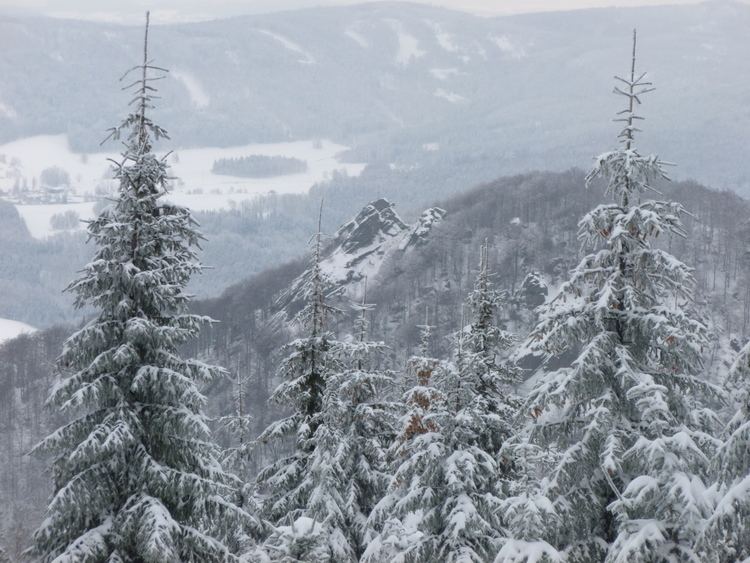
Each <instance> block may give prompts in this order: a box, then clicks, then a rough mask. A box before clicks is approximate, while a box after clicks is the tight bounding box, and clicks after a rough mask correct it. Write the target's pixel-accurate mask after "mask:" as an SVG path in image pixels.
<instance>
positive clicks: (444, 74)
mask: <svg viewBox="0 0 750 563" xmlns="http://www.w3.org/2000/svg"><path fill="white" fill-rule="evenodd" d="M430 74H431V75H432V76H434V77H435V78H437V79H438V80H448V78H450V77H451V76H456V75H457V74H458V69H457V68H455V67H451V68H431V69H430Z"/></svg>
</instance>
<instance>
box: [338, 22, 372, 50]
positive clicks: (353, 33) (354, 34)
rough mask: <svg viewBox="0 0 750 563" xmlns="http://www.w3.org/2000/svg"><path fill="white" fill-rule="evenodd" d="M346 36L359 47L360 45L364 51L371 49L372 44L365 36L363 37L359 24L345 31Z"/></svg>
mask: <svg viewBox="0 0 750 563" xmlns="http://www.w3.org/2000/svg"><path fill="white" fill-rule="evenodd" d="M344 35H346V36H347V37H348V38H349V39H351V40H352V41H354V42H355V43H356V44H357V45H359V46H360V47H362V48H363V49H367V48H369V47H370V42H369V41H368V40H367V38H366V37H365V36H364V35H362V34H361V33H360V32H359V30H358V25H357V24H355V25H352V26H349V27H348V28H346V30H344Z"/></svg>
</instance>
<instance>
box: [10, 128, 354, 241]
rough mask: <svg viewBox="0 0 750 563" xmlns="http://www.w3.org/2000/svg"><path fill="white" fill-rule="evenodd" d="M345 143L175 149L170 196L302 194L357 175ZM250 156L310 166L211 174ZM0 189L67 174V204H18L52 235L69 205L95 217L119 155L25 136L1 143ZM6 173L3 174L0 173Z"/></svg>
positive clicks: (223, 204)
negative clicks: (56, 170)
mask: <svg viewBox="0 0 750 563" xmlns="http://www.w3.org/2000/svg"><path fill="white" fill-rule="evenodd" d="M346 148H347V147H345V146H342V145H338V144H336V143H333V142H330V141H325V140H323V141H319V142H315V141H312V140H307V141H290V142H283V143H256V144H248V145H242V146H234V147H204V148H195V149H178V150H175V151H174V153H172V155H170V156H169V160H168V162H169V164H170V166H171V170H170V174H171V175H172V176H174V177H176V180H175V181H174V182H173V185H172V188H171V193H170V195H169V196H168V199H169V200H170V201H172V202H174V203H177V204H179V205H185V206H188V207H190V208H191V209H193V210H195V211H208V210H220V209H230V208H232V207H233V206H236V205H237V204H239V203H241V202H242V201H248V200H251V199H253V198H255V197H257V196H259V195H263V194H268V193H271V192H275V193H304V192H306V191H308V190H309V189H310V188H311V187H312V186H313V185H314V184H316V183H318V182H322V181H325V180H326V179H328V178H330V177H331V175H332V174H333V172H335V171H340V172H344V173H346V174H348V175H350V176H357V175H359V174H360V173H361V172H362V170H363V169H364V167H365V165H364V164H359V163H354V164H353V163H342V162H340V161H339V159H338V157H337V155H338V154H339V153H341V152H342V151H343V150H345V149H346ZM249 155H266V156H287V157H294V158H299V159H301V160H304V161H306V162H307V165H308V169H307V170H306V171H305V172H301V173H297V174H287V175H284V176H275V177H271V178H240V177H234V176H224V175H219V174H213V173H212V172H211V167H212V166H213V163H214V161H215V160H217V159H219V158H233V157H242V156H249ZM0 156H4V157H5V164H3V163H2V161H1V159H0V190H7V191H9V192H10V190H11V189H12V187H13V185H14V183H15V182H16V179H17V178H20V179H24V180H25V181H26V183H27V185H29V186H31V185H32V184H37V185H38V184H39V183H40V180H39V178H40V176H41V173H42V171H43V170H44V169H45V168H48V167H51V166H59V167H60V168H63V169H64V170H66V171H67V172H68V174H69V175H70V178H71V184H72V185H71V190H72V191H71V194H70V195H69V197H68V202H70V203H49V204H42V205H36V204H28V205H21V204H20V203H19V202H15V203H18V204H17V205H16V208H17V209H18V211H19V212H20V214H21V216H22V217H23V219H24V221H25V222H26V225H27V227H28V229H29V231H30V232H31V234H32V235H33V236H35V237H39V238H41V237H45V236H49V235H51V234H54V231H53V230H52V228H51V225H50V224H49V219H50V218H51V217H52V215H54V214H56V213H62V212H64V211H67V210H73V211H75V212H76V213H78V215H79V217H80V218H81V219H90V218H91V217H92V216H93V205H94V203H93V199H94V197H95V193H96V189H97V187H99V188H100V189H101V187H102V186H109V188H110V189H111V188H112V180H111V179H107V178H108V177H109V176H111V172H110V170H111V163H110V162H109V161H108V160H107V159H108V158H111V159H113V160H115V161H119V160H121V157H120V155H119V154H116V153H113V152H107V153H91V154H79V153H75V152H73V151H72V149H71V148H70V145H69V143H68V139H67V137H66V136H65V135H42V136H36V137H28V138H25V139H20V140H17V141H13V142H11V143H6V144H4V145H0ZM3 172H5V173H3Z"/></svg>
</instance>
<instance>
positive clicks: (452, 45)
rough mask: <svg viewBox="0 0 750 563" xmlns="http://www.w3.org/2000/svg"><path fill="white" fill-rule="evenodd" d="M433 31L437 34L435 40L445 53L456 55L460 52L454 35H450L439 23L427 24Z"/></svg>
mask: <svg viewBox="0 0 750 563" xmlns="http://www.w3.org/2000/svg"><path fill="white" fill-rule="evenodd" d="M427 23H428V24H429V25H430V27H432V30H433V31H434V32H435V38H436V39H437V42H438V45H440V47H442V48H443V50H444V51H447V52H449V53H455V52H456V51H458V45H456V42H455V37H454V36H453V34H452V33H448V32H447V31H445V30H444V29H443V26H442V25H440V24H439V23H437V22H427Z"/></svg>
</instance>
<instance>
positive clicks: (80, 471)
mask: <svg viewBox="0 0 750 563" xmlns="http://www.w3.org/2000/svg"><path fill="white" fill-rule="evenodd" d="M147 31H148V26H147ZM634 38H635V37H634ZM147 41H148V35H147V34H146V40H145V45H144V59H143V63H142V64H141V65H138V66H137V67H136V68H135V69H134V71H136V72H138V73H139V76H138V78H137V80H135V82H134V83H133V85H132V86H133V87H134V88H135V90H136V96H135V98H134V100H133V104H134V106H135V109H134V111H133V112H132V113H131V114H130V115H128V116H127V117H126V119H125V120H124V121H123V123H122V124H121V125H120V126H119V127H117V128H115V129H114V130H113V137H114V138H117V139H119V138H123V140H124V146H125V149H124V152H123V159H122V161H121V162H120V163H119V164H118V165H117V166H116V174H117V178H118V179H119V182H120V190H119V197H118V199H117V200H116V201H115V202H114V203H113V204H112V205H111V206H110V207H109V208H107V209H105V210H104V211H103V212H102V214H101V215H100V216H99V217H98V218H97V219H96V220H94V221H93V222H91V223H90V224H89V227H88V231H89V234H90V237H91V239H92V240H93V241H94V242H95V243H96V246H97V249H96V253H95V256H94V259H93V260H92V261H91V262H90V263H89V264H88V265H87V266H86V268H85V269H84V271H83V272H82V274H81V277H80V278H79V279H78V280H76V281H74V282H73V283H72V284H71V285H70V287H69V290H70V291H72V292H73V293H74V294H75V295H76V300H77V303H78V304H79V305H81V306H83V305H87V306H91V307H93V308H94V309H95V310H96V315H95V316H94V318H92V319H91V320H90V321H89V322H88V323H87V324H86V325H85V326H84V327H83V328H81V329H80V330H78V331H77V332H75V333H74V334H73V335H71V336H70V338H69V339H68V340H67V341H66V343H65V346H64V349H63V351H62V354H61V356H60V359H59V368H60V372H61V378H60V381H59V383H58V384H57V385H56V386H55V387H54V389H53V390H52V393H51V397H50V400H49V403H50V404H51V405H53V406H57V407H59V408H60V409H61V410H62V411H63V412H64V413H66V414H67V415H68V416H69V418H70V422H68V423H67V424H65V425H63V426H61V427H60V428H59V429H58V430H57V431H55V432H54V433H53V434H51V435H50V436H48V437H47V438H46V439H45V440H44V441H43V442H42V443H40V444H39V446H37V450H38V451H41V452H47V453H48V454H49V455H51V456H52V464H53V478H54V494H53V496H52V499H51V501H50V504H49V508H48V511H47V515H46V517H45V519H44V521H43V522H42V523H41V525H40V527H39V529H38V530H37V532H36V534H35V536H34V545H33V547H32V548H30V550H29V553H30V554H31V555H33V556H36V557H38V558H39V559H41V560H42V561H44V562H50V561H55V562H58V563H62V562H71V563H72V562H99V561H101V562H105V561H106V562H111V563H116V562H117V563H130V562H142V561H148V562H182V561H185V562H188V561H191V562H193V561H194V562H199V561H200V562H208V561H238V560H242V561H284V562H291V561H310V562H318V561H320V562H323V561H335V562H346V561H358V560H361V561H368V562H381V561H382V562H388V561H418V562H428V561H429V562H459V561H461V562H483V561H492V560H494V561H497V562H519V563H520V562H524V561H525V562H532V561H534V562H542V561H546V562H553V561H563V560H565V561H575V562H594V561H613V562H615V561H617V562H620V561H649V562H663V561H674V562H683V561H717V562H729V561H740V560H743V559H745V558H748V557H750V477H748V472H749V470H750V447H749V444H750V423H749V422H748V409H749V407H748V403H747V398H746V397H747V395H744V396H743V401H745V402H744V403H743V405H742V406H741V407H740V408H739V410H738V411H737V414H736V415H735V416H734V417H733V418H732V419H731V422H730V423H729V424H728V426H725V425H724V424H723V421H722V420H721V419H720V417H719V416H718V415H717V414H716V411H717V410H718V409H721V408H723V405H725V404H726V402H727V398H726V396H725V393H724V392H723V390H722V389H721V388H718V387H716V386H714V385H711V384H710V383H708V382H706V381H705V379H703V378H701V377H699V374H700V370H701V365H702V360H701V358H702V353H703V349H704V346H705V345H706V343H707V334H706V333H707V329H706V325H705V324H704V323H703V322H702V320H701V318H700V316H699V314H698V312H697V311H696V309H695V307H694V306H693V300H692V288H693V285H694V281H693V277H692V273H691V270H690V268H688V267H687V266H686V265H685V264H683V263H681V262H679V261H678V260H676V259H675V258H674V257H673V256H671V255H670V254H669V253H667V252H665V251H664V250H661V249H659V248H657V247H655V246H653V245H652V242H651V241H652V239H653V238H654V237H656V236H658V235H659V234H661V233H665V234H668V235H678V236H679V235H683V234H684V233H683V231H682V227H681V223H680V215H681V214H682V213H683V211H684V210H683V209H682V207H681V206H680V205H679V204H677V203H672V202H664V201H652V200H645V199H643V198H642V196H644V195H647V194H648V193H649V192H650V191H652V190H653V188H652V187H651V185H652V183H653V181H654V180H655V179H659V178H662V177H664V172H663V163H662V162H661V161H660V160H659V159H658V158H656V157H651V156H642V155H640V154H639V153H638V151H637V150H636V149H635V147H634V145H633V137H634V133H635V132H636V131H637V128H636V124H637V122H638V120H639V119H640V117H639V116H638V115H636V113H635V108H636V106H637V105H638V104H640V96H642V95H643V94H644V93H646V92H648V91H649V90H650V89H651V88H650V84H649V83H648V82H646V81H645V78H644V75H640V76H639V75H637V74H636V72H635V41H634V43H633V65H632V67H631V73H630V76H629V78H627V79H618V80H619V81H620V82H621V86H618V87H617V88H616V92H618V93H619V94H621V95H623V96H624V97H625V98H626V100H627V102H628V106H627V108H626V109H625V110H624V111H623V112H621V113H620V114H619V116H618V119H620V120H621V121H623V122H624V123H625V126H624V129H623V130H622V133H621V135H620V140H621V141H622V145H621V146H620V147H619V148H618V149H616V150H614V151H612V152H609V153H605V154H603V155H602V156H601V157H600V158H599V159H598V161H597V164H596V167H595V169H594V171H593V172H592V174H591V175H590V176H589V180H594V179H596V178H601V179H603V181H604V182H605V183H606V186H607V192H608V193H609V194H610V195H611V196H612V198H613V201H612V203H609V204H604V205H600V206H598V207H596V208H595V209H593V210H592V211H590V212H589V213H588V214H586V216H585V217H584V218H583V219H582V220H581V221H580V239H581V241H582V243H583V245H584V246H585V247H587V248H589V249H590V250H591V253H590V254H588V255H586V256H585V257H584V258H583V259H582V260H581V262H580V264H579V265H578V266H577V267H576V268H575V269H574V270H573V271H572V272H571V274H570V279H569V280H568V281H567V282H566V283H564V284H563V285H562V287H561V288H560V289H559V291H558V292H557V294H556V296H555V297H554V298H553V299H551V300H550V301H548V302H547V303H546V304H544V305H542V306H541V307H540V309H539V311H538V313H539V321H538V324H537V326H536V328H535V329H534V330H533V331H532V333H531V334H530V335H529V338H528V342H529V347H530V348H531V349H533V350H536V351H539V352H540V353H543V354H546V355H547V356H548V357H559V356H560V355H561V354H562V353H564V352H571V351H572V352H575V354H576V359H575V360H574V361H573V362H572V363H571V364H570V365H569V366H568V367H565V368H562V369H559V370H554V371H547V370H544V369H542V370H540V372H539V373H538V374H537V375H536V376H535V377H534V380H533V385H532V389H531V391H530V392H529V393H528V394H527V395H526V396H525V397H522V396H520V395H518V394H517V391H516V390H517V388H518V383H519V380H520V377H521V374H520V372H519V370H518V369H516V368H514V367H513V366H512V365H511V364H509V363H508V362H507V360H504V359H503V358H504V351H506V350H507V349H508V347H509V345H510V342H511V337H510V335H509V334H507V333H506V332H505V331H504V330H502V328H501V327H499V326H498V325H497V323H496V318H497V315H496V310H497V307H498V306H499V303H500V294H499V293H498V291H497V290H496V289H495V288H494V287H493V284H492V282H491V276H490V273H489V270H488V266H487V251H486V246H485V247H483V249H482V260H481V264H480V270H479V274H478V276H477V279H476V283H475V286H474V289H473V291H472V292H471V293H470V295H469V301H468V305H469V307H468V308H469V310H470V318H469V320H468V322H467V323H462V325H464V324H465V326H462V327H461V329H460V330H459V331H458V332H457V333H456V335H455V347H454V350H455V353H454V354H453V357H452V358H451V360H441V359H436V358H431V357H430V355H429V349H430V344H429V342H430V327H429V326H428V325H427V324H425V325H424V326H422V327H421V328H422V345H421V349H420V352H419V353H418V354H417V355H415V356H414V357H413V358H411V359H410V361H409V362H408V365H407V369H406V371H405V374H403V377H400V378H396V380H397V381H398V382H400V383H399V385H400V386H401V387H402V389H401V391H403V393H402V394H401V395H394V394H393V393H392V392H391V393H390V394H389V393H388V392H386V391H385V390H386V389H388V388H390V389H391V390H392V389H393V387H394V383H393V382H394V376H393V374H392V373H390V372H388V371H385V370H382V369H378V366H379V365H380V362H379V361H378V354H379V353H380V352H381V351H382V350H383V344H382V343H379V342H371V341H369V340H368V338H367V322H366V319H367V314H366V313H367V310H368V306H367V305H366V304H365V303H363V305H362V306H361V307H359V311H360V313H361V314H360V318H359V320H358V322H357V323H356V330H355V331H354V332H355V333H354V334H353V335H351V337H350V338H348V339H346V340H343V341H341V340H337V339H336V338H335V337H334V335H332V334H331V333H330V332H329V331H328V329H327V327H326V317H327V316H328V315H329V314H331V311H330V307H329V306H328V304H327V302H326V285H325V277H324V275H323V273H322V271H321V268H320V250H321V248H320V236H318V237H317V238H316V240H315V245H314V252H313V260H312V268H311V270H310V274H309V279H308V285H307V293H306V294H307V305H306V306H305V308H304V309H303V311H302V313H301V315H300V318H299V320H300V324H301V326H302V327H303V328H302V330H303V334H302V336H301V337H300V338H298V339H297V340H295V341H293V342H292V343H290V344H289V345H288V355H287V357H286V358H285V359H284V360H283V361H282V363H281V367H280V370H279V375H280V377H281V380H282V383H281V384H280V385H279V387H278V388H277V389H276V391H275V392H274V394H273V399H274V400H276V401H277V402H279V403H281V404H282V405H284V406H285V407H287V408H288V412H289V415H288V416H286V417H284V418H282V419H281V420H279V421H277V422H275V423H273V424H272V425H271V426H269V428H267V429H266V430H265V431H264V432H263V433H262V434H261V436H260V437H259V438H258V440H257V441H255V442H254V444H257V443H260V444H269V445H271V444H278V446H277V447H278V451H277V453H278V454H280V455H277V456H275V460H274V461H273V462H272V463H271V464H270V465H268V466H267V467H265V468H264V469H263V470H261V471H260V473H259V474H258V475H257V479H256V481H255V483H253V484H252V485H251V484H248V483H244V482H243V481H242V480H241V479H239V478H238V477H237V476H236V474H235V473H233V472H232V471H230V470H229V469H230V466H232V467H233V468H234V467H236V466H237V465H238V464H240V465H241V464H242V463H244V462H245V461H246V460H247V456H248V455H252V454H251V453H249V449H250V442H242V443H241V444H240V446H239V447H236V448H233V449H231V450H229V451H227V452H222V451H220V450H219V448H218V447H217V446H216V445H215V444H214V443H213V441H212V439H211V433H210V431H209V428H208V426H207V419H206V418H205V416H204V415H203V414H202V409H203V408H204V404H205V398H204V396H203V395H202V394H201V392H200V386H201V385H202V384H203V383H205V382H208V381H210V380H212V379H214V378H216V377H222V376H224V375H226V372H225V370H223V369H222V368H220V367H216V366H211V365H207V364H204V363H202V362H200V361H198V360H195V359H185V358H183V357H182V356H181V355H180V354H179V348H180V345H181V344H183V343H184V342H186V341H187V340H189V339H190V338H193V337H194V336H195V335H196V334H197V333H198V331H199V330H200V327H201V326H202V325H204V324H205V323H207V322H209V323H210V322H211V319H206V318H203V317H199V316H196V315H192V314H190V313H188V312H187V306H188V304H189V296H188V294H186V293H185V287H186V285H187V283H188V281H189V279H190V276H191V275H192V274H194V273H197V272H199V271H200V270H201V266H200V264H199V262H198V260H197V255H196V251H195V249H196V248H197V245H198V243H199V242H200V239H201V237H200V234H199V233H198V232H197V231H196V229H195V227H196V225H195V222H194V221H193V220H192V219H191V217H190V214H189V212H188V211H187V210H186V209H184V208H180V207H177V206H174V205H169V204H166V203H164V202H163V201H162V196H164V195H165V193H166V189H167V181H168V176H167V167H166V164H165V161H164V160H163V159H159V158H157V157H156V156H155V155H154V154H153V151H152V142H153V140H154V139H155V138H156V139H158V138H160V137H164V136H166V133H165V131H164V130H163V129H161V128H160V127H159V126H158V125H156V124H154V123H153V122H152V121H151V120H150V118H149V117H148V111H147V110H148V108H149V107H151V102H152V99H153V92H154V87H153V86H152V84H153V81H154V80H156V79H158V76H152V75H153V72H154V71H159V70H161V69H158V68H157V67H155V66H154V65H153V64H152V63H151V61H150V60H149V59H148V55H147V53H148V49H147V46H148V44H147ZM748 357H750V352H749V351H748V350H747V349H746V350H745V351H743V352H742V354H741V355H740V357H739V358H738V360H737V362H736V364H735V367H734V368H733V369H732V372H731V376H732V377H731V378H729V381H730V382H731V383H733V384H735V385H737V387H738V388H740V389H744V391H745V392H746V391H747V381H746V378H747V373H748ZM242 394H243V390H242V387H241V386H240V387H239V389H238V403H239V404H240V405H241V404H242V401H243V395H242ZM226 421H227V422H228V423H229V424H230V425H231V426H232V427H233V428H236V429H239V431H240V432H244V431H245V430H246V428H247V426H246V419H245V416H244V413H243V412H242V411H241V410H240V411H239V412H237V413H236V416H231V417H227V419H226Z"/></svg>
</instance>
